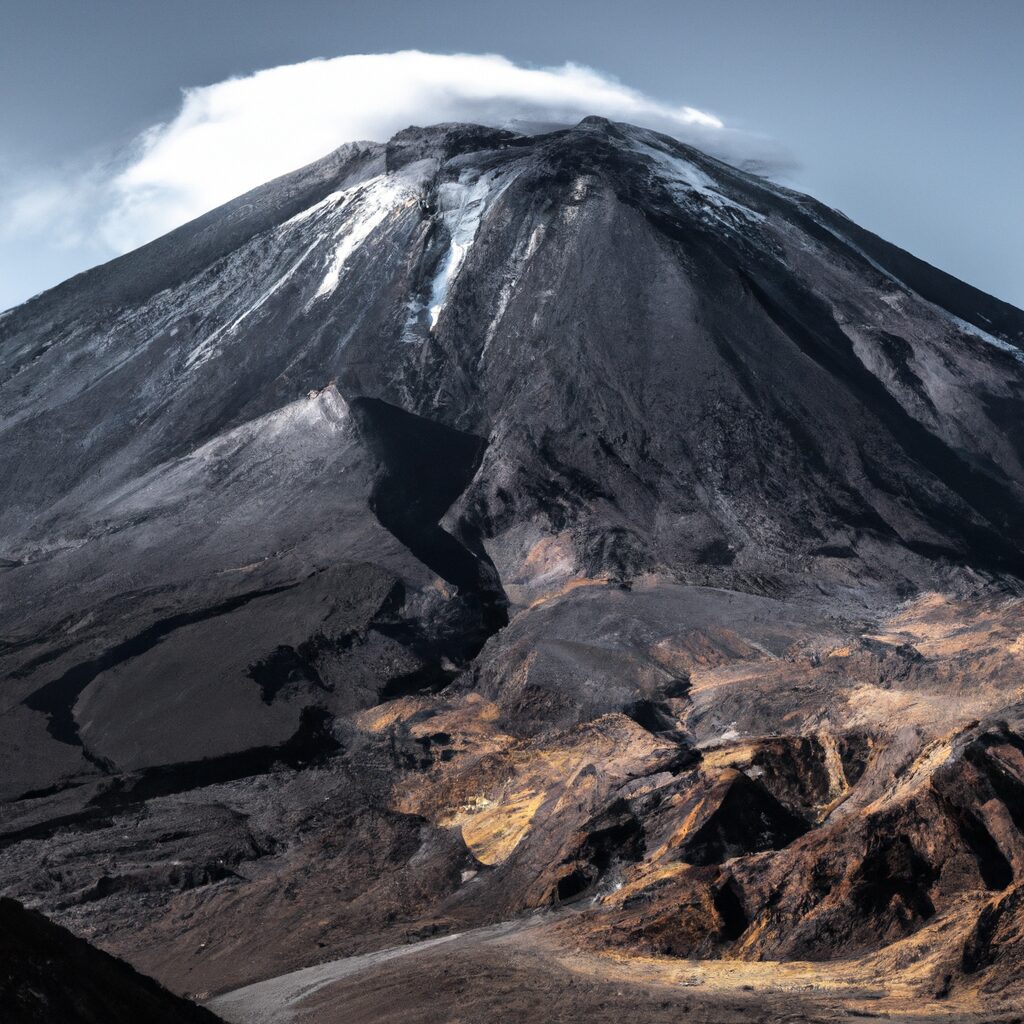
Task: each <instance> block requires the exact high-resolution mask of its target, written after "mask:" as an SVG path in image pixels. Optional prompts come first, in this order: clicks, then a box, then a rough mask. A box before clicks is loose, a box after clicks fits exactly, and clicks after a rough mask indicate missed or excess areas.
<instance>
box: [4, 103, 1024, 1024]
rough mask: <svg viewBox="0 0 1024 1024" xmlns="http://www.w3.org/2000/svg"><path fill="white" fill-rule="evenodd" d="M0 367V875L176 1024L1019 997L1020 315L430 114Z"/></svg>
mask: <svg viewBox="0 0 1024 1024" xmlns="http://www.w3.org/2000/svg"><path fill="white" fill-rule="evenodd" d="M0 379H2V383H0V395H2V402H0V410H2V411H0V488H2V490H3V496H4V500H3V502H2V505H0V583H2V588H3V593H4V595H5V600H4V601H3V602H2V607H0V674H2V676H3V679H4V681H3V684H2V685H3V691H2V692H3V694H4V696H5V700H4V702H3V707H2V709H0V757H2V759H3V771H2V773H0V800H2V813H0V891H2V892H3V893H4V894H6V895H8V896H11V897H14V898H16V899H18V900H20V901H22V902H24V903H27V904H29V905H30V906H32V907H36V908H39V909H41V910H43V911H45V912H46V913H48V914H49V915H51V916H53V917H54V918H55V919H56V920H57V921H58V922H59V923H60V924H61V925H63V926H65V927H66V928H69V929H71V930H72V931H73V932H77V933H78V934H79V935H83V936H87V937H88V938H89V939H90V941H92V942H94V943H96V944H98V945H100V946H101V947H102V948H103V949H105V950H107V951H108V952H110V953H113V954H116V955H117V956H119V957H122V958H123V959H126V960H128V961H129V962H130V963H131V964H132V966H133V967H135V968H137V969H138V970H140V971H143V972H146V973H148V974H152V975H154V976H155V977H156V978H157V979H158V980H159V981H160V982H161V983H162V984H163V985H165V986H166V987H167V988H169V989H171V990H172V991H173V992H176V993H178V994H186V995H189V996H190V997H192V998H193V999H199V1000H210V1001H211V1007H212V1009H213V1010H214V1011H215V1012H216V1013H218V1014H220V1015H221V1016H223V1018H224V1019H226V1020H238V1021H244V1020H257V1019H258V1020H278V1019H281V1020H284V1019H294V1020H317V1021H333V1020H339V1021H340V1020H346V1021H371V1020H385V1019H391V1018H389V1017H388V1014H389V1013H390V1014H398V1013H402V1014H405V1016H404V1017H403V1019H409V1020H417V1021H424V1022H427V1021H435V1020H436V1021H441V1020H448V1019H451V1014H452V1013H453V1012H455V1011H454V1009H453V1007H454V1006H456V1004H458V1005H463V1006H465V1007H468V1010H467V1011H466V1012H470V1013H474V1012H475V1013H477V1014H478V1015H481V1016H482V1017H491V1018H493V1017H494V1016H495V1015H497V1016H501V1015H503V1014H504V1015H505V1016H516V1015H520V1016H522V1017H530V1018H532V1019H536V1020H538V1021H540V1020H555V1019H558V1020H565V1019H581V1020H582V1019H584V1018H586V1019H590V1020H598V1021H600V1020H606V1019H607V1020H609V1021H610V1020H613V1019H614V1020H617V1019H618V1018H619V1017H620V1016H621V1013H622V1012H623V1009H624V1008H626V1007H627V1006H628V1007H631V1008H632V1009H633V1010H634V1012H635V1008H636V1007H637V1006H643V1007H644V1008H645V1010H644V1012H645V1014H646V1016H645V1019H650V1020H661V1019H665V1020H669V1019H672V1020H675V1019H677V1017H678V1014H679V1012H681V1009H682V1007H684V1006H685V1007H686V1008H687V1009H688V1010H689V1011H692V1013H693V1014H694V1015H695V1016H694V1017H693V1018H692V1019H708V1020H731V1019H736V1020H745V1019H749V1014H750V1013H751V1012H753V1010H754V1009H756V1010H757V1012H759V1013H761V1014H762V1016H764V1015H765V1014H767V1015H768V1016H765V1017H764V1019H766V1020H774V1019H780V1020H781V1019H792V1015H793V1014H794V1013H796V1014H803V1015H804V1017H803V1019H819V1018H820V1019H822V1020H839V1019H845V1015H852V1016H851V1019H852V1017H853V1016H862V1015H863V1014H865V1013H868V1012H872V1013H874V1012H880V1013H888V1014H890V1015H892V1014H911V1015H913V1014H914V1013H922V1014H925V1013H927V1014H929V1015H931V1016H930V1017H929V1019H946V1018H947V1017H948V1019H950V1020H953V1019H956V1020H962V1019H971V1018H969V1015H970V1014H978V1015H979V1016H978V1017H977V1018H976V1019H978V1020H997V1019H1002V1015H1004V1013H1005V1014H1012V1012H1013V1007H1014V1006H1015V1005H1016V1006H1018V1007H1019V1005H1020V1000H1021V999H1024V988H1021V982H1020V980H1019V978H1020V972H1019V967H1020V965H1021V964H1022V963H1024V875H1022V873H1024V696H1022V692H1021V689H1020V679H1021V671H1022V669H1024V591H1022V582H1021V581H1022V580H1024V517H1022V513H1024V427H1022V424H1024V313H1022V312H1021V311H1020V310H1017V309H1015V308H1013V307H1012V306H1009V305H1007V304H1005V303H1003V302H1000V301H999V300H997V299H995V298H992V297H990V296H988V295H985V294H984V293H982V292H980V291H978V290H976V289H974V288H972V287H971V286H969V285H967V284H964V283H962V282H960V281H958V280H956V279H954V278H952V277H950V276H949V275H947V274H945V273H943V272H942V271H940V270H937V269H935V268H934V267H931V266H929V265H928V264H926V263H924V262H922V261H920V260H918V259H916V258H915V257H913V256H911V255H909V254H908V253H906V252H903V251H902V250H900V249H898V248H896V247H895V246H892V245H890V244H889V243H887V242H885V241H883V240H882V239H880V238H878V237H877V236H875V235H873V234H871V233H870V232H867V231H865V230H864V229H863V228H860V227H858V226H857V225H856V224H854V223H852V222H851V221H849V220H848V219H847V218H846V217H844V216H843V215H842V214H840V213H838V212H836V211H834V210H831V209H828V208H827V207H825V206H823V205H822V204H821V203H819V202H817V201H815V200H813V199H811V198H809V197H807V196H804V195H800V194H798V193H796V192H793V191H790V190H788V189H786V188H783V187H781V186H779V185H778V184H775V183H773V182H772V181H770V180H767V179H765V178H763V177H758V176H756V175H754V174H750V173H747V172H745V171H742V170H739V169H737V168H734V167H732V166H729V165H727V164H724V163H722V162H720V161H718V160H716V159H713V158H712V157H709V156H707V155H705V154H704V153H702V152H700V151H698V150H696V149H694V148H692V147H690V146H687V145H684V144H683V143H681V142H678V141H676V140H674V139H671V138H668V137H666V136H663V135H659V134H657V133H655V132H652V131H649V130H646V129H643V128H638V127H634V126H631V125H626V124H618V123H611V122H609V121H606V120H604V119H601V118H594V117H591V118H586V119H585V120H584V121H582V122H580V124H578V125H576V126H575V127H573V128H568V129H564V130H559V131H554V132H550V133H547V134H541V135H530V136H527V135H520V134H516V133H513V132H509V131H501V130H496V129H492V128H486V127H481V126H478V125H467V124H445V125H437V126H433V127H429V128H409V129H407V130H405V131H403V132H400V133H399V134H397V135H396V136H395V137H394V138H392V139H391V140H390V141H389V142H387V143H386V144H376V143H357V144H350V145H346V146H343V147H342V148H341V149H339V150H337V151H336V152H334V153H332V154H330V155H329V156H327V157H326V158H324V159H323V160H321V161H319V162H317V163H315V164H312V165H310V166H308V167H306V168H303V169H301V170H299V171H297V172H295V173H293V174H290V175H287V176H285V177H283V178H280V179H277V180H276V181H273V182H270V183H268V184H266V185H264V186H262V187H261V188H258V189H256V190H255V191H253V192H250V193H248V194H247V195H244V196H242V197H240V198H238V199H236V200H234V201H232V202H230V203H228V204H227V205H225V206H223V207H221V208H219V209H217V210H214V211H212V212H211V213H208V214H206V215H205V216H203V217H201V218H199V219H198V220H196V221H193V222H191V223H190V224H187V225H185V226H184V227H181V228H179V229H177V230H176V231H173V232H171V233H170V234H168V235H166V236H164V237H162V238H160V239H157V240H156V241H154V242H151V243H150V244H148V245H146V246H144V247H142V248H141V249H138V250H137V251H135V252H132V253H130V254H128V255H126V256H123V257H121V258H119V259H116V260H114V261H112V262H111V263H108V264H106V265H104V266H101V267H98V268H96V269H94V270H91V271H89V272H87V273H85V274H81V275H79V276H78V277H75V278H72V279H71V280H69V281H67V282H66V283H64V284H62V285H60V286H58V287H57V288H54V289H52V290H51V291H48V292H45V293H43V294H42V295H40V296H38V297H36V298H34V299H32V300H31V301H29V302H27V303H25V304H24V305H22V306H20V307H18V308H16V309H13V310H10V311H8V312H7V313H4V314H2V315H0ZM308 972H314V973H313V974H312V975H311V974H309V973H308ZM557 1014H562V1016H557ZM289 1015H290V1016H289ZM702 1015H703V1016H702ZM965 1015H967V1016H965ZM901 1019H904V1018H901ZM1007 1019H1010V1018H1007Z"/></svg>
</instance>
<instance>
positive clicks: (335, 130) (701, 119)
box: [0, 50, 788, 283]
mask: <svg viewBox="0 0 1024 1024" xmlns="http://www.w3.org/2000/svg"><path fill="white" fill-rule="evenodd" d="M588 114H600V115H603V116H606V117H609V118H612V119H616V120H623V121H631V122H634V123H637V124H641V125H644V126H646V127H650V128H654V129H657V130H659V131H662V132H665V133H668V134H671V135H674V136H677V137H679V138H681V139H683V140H685V141H689V142H693V143H695V144H696V145H699V146H701V147H703V148H704V149H706V150H709V151H711V152H713V153H714V154H715V155H717V156H720V157H722V158H723V159H726V160H729V161H731V162H733V163H738V164H747V165H756V166H758V167H760V168H762V169H769V168H771V167H773V166H774V167H779V168H781V167H783V166H784V165H786V164H787V162H788V161H787V158H786V156H785V154H784V153H782V151H781V150H780V149H779V148H778V147H777V146H776V145H775V144H774V143H772V142H771V141H770V140H766V139H764V138H762V137H759V136H755V135H751V134H748V133H744V132H739V131H735V130H733V129H730V128H728V127H727V126H726V125H725V124H723V122H722V121H721V120H720V119H719V118H717V117H715V116H714V115H712V114H709V113H706V112H704V111H701V110H697V109H695V108H693V107H688V106H673V105H671V104H668V103H664V102H660V101H658V100H655V99H652V98H651V97H649V96H646V95H644V94H643V93H641V92H639V91H637V90H636V89H632V88H629V87H628V86H625V85H623V84H622V83H620V82H617V81H615V80H614V79H613V78H610V77H608V76H607V75H604V74H602V73H601V72H599V71H595V70H593V69H590V68H586V67H582V66H580V65H577V64H571V63H569V64H564V65H562V66H560V67H551V68H528V67H521V66H519V65H517V64H514V63H513V62H512V61H510V60H508V59H506V58H505V57H501V56H498V55H493V54H491V55H471V54H448V55H445V54H432V53H423V52H419V51H413V50H410V51H403V52H400V53H387V54H366V55H350V56H344V57H336V58H333V59H327V60H310V61H305V62H303V63H300V64H289V65H284V66H281V67H274V68H268V69H266V70H262V71H257V72H255V73H254V74H251V75H248V76H246V77H243V78H232V79H228V80H227V81H223V82H218V83H216V84H215V85H207V86H201V87H198V88H190V89H186V90H184V93H183V96H182V103H181V107H180V109H179V111H178V113H177V115H176V116H175V117H174V118H173V119H172V120H170V121H168V122H167V123H164V124H157V125H153V126H152V127H151V128H149V129H148V130H147V131H145V132H144V133H143V134H142V135H141V136H140V137H139V138H138V139H137V140H136V142H135V144H134V145H133V146H132V147H131V149H130V152H129V153H128V154H127V155H125V156H123V157H122V158H121V160H120V162H118V161H116V160H115V159H113V158H112V159H111V161H110V162H109V163H108V164H107V165H106V166H105V167H103V168H93V169H92V170H90V171H87V172H84V173H77V174H75V175H73V176H71V177H70V179H69V178H68V177H67V176H65V180H60V179H57V180H50V181H48V182H46V184H44V185H34V186H32V187H30V188H27V189H22V190H20V191H19V190H13V192H12V193H11V194H8V196H7V197H6V201H0V208H5V212H6V217H5V221H6V225H7V226H6V228H5V233H6V234H7V235H8V237H9V238H10V237H11V236H17V237H19V238H20V239H22V240H28V239H32V238H33V237H34V239H35V241H36V242H38V243H39V244H40V245H46V244H48V245H51V246H61V247H63V248H64V249H65V250H67V249H74V248H76V247H77V246H82V250H83V259H85V255H86V245H85V242H84V240H88V246H89V248H88V252H89V254H90V255H91V256H92V258H91V259H89V260H88V262H95V256H96V253H97V244H98V245H99V246H100V248H102V249H106V250H107V255H114V254H116V253H119V252H126V251H128V250H130V249H133V248H135V247H136V246H138V245H141V244H143V243H144V242H147V241H149V240H151V239H153V238H155V237H157V236H159V235H161V234H163V233H164V232H166V231H169V230H171V229H172V228H174V227H177V226H178V225H180V224H183V223H184V222H186V221H188V220H190V219H192V218H193V217H196V216H198V215H200V214H201V213H204V212H205V211H207V210H210V209H212V208H213V207H215V206H218V205H219V204H221V203H223V202H226V201H227V200H229V199H232V198H233V197H235V196H237V195H240V194H242V193H243V192H246V191H248V190H249V189H251V188H254V187H255V186H257V185H260V184H262V183H263V182H265V181H268V180H270V179H271V178H274V177H277V176H278V175H281V174H284V173H287V172H288V171H291V170H294V169H295V168H297V167H301V166H302V165H304V164H306V163H309V162H310V161H312V160H316V159H317V158H319V157H321V156H323V155H325V154H326V153H328V152H330V151H331V150H332V149H335V148H336V147H338V146H339V145H341V144H343V143H345V142H351V141H355V140H360V139H367V140H376V141H381V140H385V139H387V138H389V137H390V136H391V135H393V134H394V133H395V132H396V131H398V130H400V129H402V128H405V127H407V126H408V125H410V124H432V123H436V122H441V121H474V122H479V123H483V124H494V125H505V126H512V127H515V126H516V125H531V124H538V123H543V124H551V123H556V124H558V123H574V122H576V121H578V120H579V119H580V118H582V117H584V116H586V115H588ZM37 180H38V179H37ZM50 283H52V282H50Z"/></svg>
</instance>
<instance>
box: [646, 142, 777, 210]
mask: <svg viewBox="0 0 1024 1024" xmlns="http://www.w3.org/2000/svg"><path fill="white" fill-rule="evenodd" d="M633 146H634V148H635V149H636V151H637V152H638V153H641V154H642V155H643V156H646V157H648V159H650V160H652V161H653V162H654V164H655V165H656V167H657V168H658V172H659V175H660V177H661V178H662V180H663V181H664V182H665V184H666V185H668V188H669V191H670V192H671V193H672V195H673V197H674V198H675V199H676V201H677V202H680V203H686V204H688V205H692V203H693V201H694V198H695V197H696V198H698V199H699V201H701V202H702V203H703V205H704V206H705V207H706V208H707V209H708V210H709V212H711V213H712V214H713V215H714V216H717V217H722V216H723V215H727V214H735V215H738V216H740V217H742V218H743V219H744V220H747V221H752V222H759V221H763V220H764V215H763V214H760V213H757V212H756V211H755V210H751V209H750V207H748V206H744V205H743V204H742V203H737V202H736V201H735V200H733V199H730V198H729V197H728V196H726V195H723V194H722V192H720V191H719V189H718V186H717V185H716V184H715V181H714V179H713V178H711V177H710V175H708V174H705V172H704V171H702V170H701V169H700V168H699V167H698V166H697V165H696V164H694V163H691V162H690V161H689V160H685V159H683V157H680V156H675V155H674V154H672V153H666V152H665V151H664V150H661V149H658V148H656V147H655V146H650V145H648V144H647V143H645V142H640V141H634V143H633Z"/></svg>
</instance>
